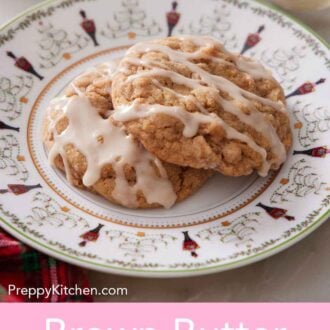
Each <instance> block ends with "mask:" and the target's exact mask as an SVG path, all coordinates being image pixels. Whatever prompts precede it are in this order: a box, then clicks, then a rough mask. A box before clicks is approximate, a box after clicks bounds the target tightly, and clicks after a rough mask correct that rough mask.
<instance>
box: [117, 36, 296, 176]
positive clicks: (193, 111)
mask: <svg viewBox="0 0 330 330" xmlns="http://www.w3.org/2000/svg"><path fill="white" fill-rule="evenodd" d="M112 88H113V89H112V98H113V103H114V107H115V109H116V111H115V113H114V115H113V118H114V119H115V120H116V121H117V122H122V123H124V124H125V127H126V128H127V130H128V132H129V133H131V134H132V135H133V136H134V137H136V138H137V139H138V140H139V141H140V142H141V143H142V144H143V145H144V147H145V148H146V149H147V150H148V151H150V152H151V153H153V154H155V155H156V156H157V157H158V158H159V159H161V160H166V161H167V162H170V163H173V164H177V165H180V166H190V167H194V168H200V169H201V168H203V169H215V170H217V171H219V172H221V173H223V174H225V175H229V176H241V175H248V174H250V173H251V172H252V171H253V170H256V171H258V173H259V174H260V175H262V176H265V175H267V173H268V172H269V170H270V169H278V168H279V167H280V165H281V164H282V163H283V162H284V161H285V159H286V155H287V151H288V149H289V148H290V146H291V140H292V138H291V131H290V122H289V117H288V114H287V110H286V106H285V98H284V94H283V90H282V88H281V86H280V85H279V84H278V82H276V80H275V79H274V78H273V77H272V75H271V73H270V72H269V71H268V70H266V69H265V68H264V67H263V66H262V65H261V64H259V63H257V62H255V61H252V60H251V59H248V58H245V57H242V56H236V55H233V54H231V53H229V52H228V51H226V50H225V49H224V47H223V46H222V45H221V44H220V43H219V42H217V41H216V40H214V39H213V38H210V37H200V36H199V37H195V36H184V37H169V38H164V39H159V40H155V41H146V42H142V43H139V44H136V45H135V46H133V47H131V48H130V49H129V50H128V52H127V53H126V56H125V57H124V58H123V59H122V61H121V62H120V64H119V69H118V71H117V73H116V74H115V75H114V78H113V86H112Z"/></svg>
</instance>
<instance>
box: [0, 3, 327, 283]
mask: <svg viewBox="0 0 330 330" xmlns="http://www.w3.org/2000/svg"><path fill="white" fill-rule="evenodd" d="M58 1H61V0H44V1H42V2H41V3H39V4H36V5H34V6H32V7H30V8H28V9H27V10H25V11H23V12H22V13H20V14H18V15H17V16H15V17H14V18H12V19H11V20H9V21H7V22H6V23H4V24H2V25H0V32H1V31H2V30H4V29H5V28H6V27H8V26H10V25H11V24H12V23H14V22H16V21H17V20H19V19H20V18H22V17H24V16H26V15H27V14H29V13H31V12H34V11H35V10H37V9H40V8H43V7H46V6H47V5H49V4H51V3H54V2H58ZM253 1H254V2H257V3H259V4H261V5H263V6H265V7H268V8H270V9H272V10H274V11H275V12H278V13H280V14H282V15H283V16H285V17H287V18H289V19H290V20H292V21H294V22H295V23H296V24H298V25H299V26H301V27H302V28H303V29H305V30H306V31H308V32H309V33H310V34H312V35H313V36H314V37H315V38H316V39H318V40H319V41H320V42H321V43H322V44H323V45H324V46H326V47H327V49H330V44H329V43H328V42H327V41H326V40H325V39H323V38H322V37H321V36H320V35H319V34H318V33H316V32H315V31H314V30H313V29H311V28H310V27H309V26H308V25H306V24H305V23H303V22H302V21H301V20H299V19H297V18H296V17H294V16H292V15H291V14H289V13H287V12H286V11H284V10H282V9H280V8H279V7H277V6H276V5H274V4H271V3H268V2H266V1H265V0H253ZM329 217H330V208H329V209H328V210H327V211H326V212H325V213H324V214H323V215H322V216H321V217H320V218H319V219H318V220H316V221H314V222H313V224H312V225H311V226H309V227H308V228H306V229H305V230H303V231H302V232H300V233H299V234H297V235H295V236H293V237H291V238H289V239H287V240H286V241H284V242H282V243H280V244H278V245H275V246H273V247H272V248H270V249H268V250H265V251H263V252H260V253H258V254H255V255H253V256H250V257H247V258H244V259H241V260H239V261H233V262H229V263H226V264H223V265H217V266H210V267H203V268H197V269H189V270H185V269H181V270H159V271H158V270H145V269H127V268H121V267H116V266H111V265H105V264H101V263H97V262H92V261H88V260H85V259H81V258H78V257H75V256H72V255H69V254H66V253H63V252H61V251H58V250H56V249H54V248H52V247H50V246H49V245H46V244H43V243H41V242H39V241H37V240H35V239H34V238H31V237H30V236H28V235H26V234H25V233H24V232H21V231H19V230H18V229H16V228H15V227H14V226H13V225H11V224H10V223H9V222H7V221H6V220H5V219H3V218H2V217H0V223H3V224H5V227H6V229H7V231H8V232H9V233H11V234H13V235H14V236H15V234H18V235H19V239H21V240H22V241H23V243H26V244H29V245H30V246H32V247H33V248H36V249H37V250H40V251H41V252H43V253H47V254H49V255H51V256H53V257H55V258H59V259H62V260H64V261H66V262H70V263H72V264H75V265H77V266H82V264H84V265H86V266H89V267H88V268H91V269H94V270H98V271H107V270H111V272H112V273H114V274H119V275H131V276H140V277H153V276H154V277H163V276H164V277H171V275H172V276H173V277H179V276H180V274H181V275H182V276H197V275H203V274H211V273H216V272H221V271H225V270H230V269H235V268H239V267H243V266H247V265H249V264H252V263H254V262H258V261H261V260H263V259H265V258H268V257H271V256H273V255H275V254H277V253H279V252H282V251H283V250H285V249H287V248H289V247H291V246H292V245H294V244H295V243H298V242H299V241H300V240H302V239H303V238H305V237H306V236H308V235H309V234H310V233H312V232H313V231H314V230H316V229H317V228H318V227H319V226H321V225H322V223H324V222H325V221H326V220H327V219H328V218H329ZM44 249H45V250H46V251H47V252H45V250H44ZM48 252H49V253H48Z"/></svg>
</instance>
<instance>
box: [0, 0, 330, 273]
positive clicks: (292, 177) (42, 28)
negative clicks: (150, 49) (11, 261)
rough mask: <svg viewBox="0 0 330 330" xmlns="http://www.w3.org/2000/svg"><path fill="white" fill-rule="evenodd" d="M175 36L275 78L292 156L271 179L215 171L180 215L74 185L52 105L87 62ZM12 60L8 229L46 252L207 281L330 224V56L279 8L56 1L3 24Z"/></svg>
mask: <svg viewBox="0 0 330 330" xmlns="http://www.w3.org/2000/svg"><path fill="white" fill-rule="evenodd" d="M169 34H172V35H178V34H207V35H212V36H214V37H216V38H217V39H219V40H220V41H221V42H222V43H224V44H225V46H226V47H227V48H228V49H230V50H232V51H235V52H238V53H239V52H240V53H244V54H245V55H247V56H252V57H254V58H257V59H259V60H261V61H262V62H263V63H264V64H265V65H266V66H267V67H268V68H269V69H271V70H272V71H273V73H274V75H275V76H276V77H277V79H278V80H279V81H280V82H281V84H282V85H283V87H284V89H285V92H286V95H287V102H288V107H289V112H290V116H291V122H292V131H293V134H294V145H293V148H292V150H291V151H290V154H289V157H288V160H287V162H286V163H285V164H284V165H283V167H282V168H281V169H280V170H279V171H278V172H276V173H272V174H270V175H269V176H268V177H266V178H260V177H258V176H256V175H252V176H249V177H244V178H228V177H223V176H221V175H216V176H215V177H214V178H213V179H212V180H210V181H209V182H207V184H206V185H205V186H204V187H203V188H202V189H200V190H199V191H198V192H197V193H196V194H195V195H194V196H192V197H191V198H189V199H187V200H186V201H184V202H182V203H180V204H178V205H176V206H175V207H173V208H172V209H170V210H163V209H156V210H138V211H137V210H128V209H124V208H122V207H119V206H115V205H112V204H111V203H109V202H106V201H105V200H103V199H102V198H100V197H96V196H94V195H93V194H90V193H87V192H83V191H81V190H78V189H74V188H72V187H71V186H70V185H68V183H67V182H66V180H65V179H64V177H63V175H62V174H61V173H60V172H58V171H56V170H54V169H53V168H51V167H50V166H49V165H48V162H47V155H46V152H45V149H44V147H43V144H42V138H41V122H42V118H43V116H44V113H45V109H46V107H47V104H48V102H49V101H50V100H51V99H52V98H53V97H54V96H56V95H58V94H59V93H61V92H62V91H63V88H64V87H65V86H66V85H67V84H68V82H69V81H70V80H72V79H73V78H74V77H76V76H77V75H79V74H80V73H81V72H83V71H84V70H85V69H86V68H88V67H90V66H92V65H94V64H97V63H100V62H103V61H107V60H109V59H115V58H118V57H120V56H122V55H123V54H124V53H125V50H126V49H127V48H128V47H129V46H130V45H132V44H134V43H136V42H137V41H140V40H146V39H150V38H157V37H164V36H166V35H169ZM279 36H281V37H280V38H279ZM0 59H1V60H0V72H1V74H0V118H1V124H0V128H1V129H0V156H1V158H0V198H1V203H0V217H1V219H0V224H1V227H3V228H4V229H5V230H7V231H8V232H10V233H11V234H12V235H14V236H15V237H17V238H18V239H20V240H22V241H23V242H25V243H27V244H29V245H31V246H33V247H34V248H36V249H38V250H40V251H42V252H44V253H46V254H49V255H52V256H54V257H56V258H58V259H62V260H64V261H66V262H69V263H72V264H76V265H79V266H82V267H86V268H91V269H95V270H100V271H105V272H110V273H116V274H125V275H136V276H146V277H147V276H149V277H177V276H190V275H200V274H206V273H211V272H218V271H222V270H226V269H231V268H236V267H240V266H243V265H247V264H249V263H252V262H255V261H258V260H261V259H263V258H266V257H268V256H270V255H273V254H275V253H277V252H279V251H281V250H283V249H285V248H287V247H289V246H290V245H292V244H293V243H295V242H297V241H299V240H300V239H302V238H303V237H305V236H306V235H307V234H309V233H311V232H312V231H313V230H314V229H316V228H317V227H318V226H319V225H321V224H322V223H323V222H324V221H326V220H327V217H328V216H329V204H330V194H329V191H330V184H329V177H330V172H329V166H330V155H329V153H330V146H329V143H330V142H329V139H330V133H329V129H330V106H329V83H330V57H329V49H328V46H327V45H326V43H325V42H323V41H322V40H321V39H320V38H319V37H317V36H316V35H315V34H314V33H313V32H312V31H309V30H308V29H307V28H306V27H304V26H302V25H301V24H300V23H297V22H296V21H294V20H293V19H292V18H289V17H288V16H286V15H285V14H283V13H282V12H279V11H278V10H276V9H274V8H270V7H268V6H267V5H265V4H263V3H259V2H254V1H241V0H203V6H201V0H190V1H189V2H187V1H178V3H176V2H171V1H165V0H164V1H157V4H156V2H155V1H154V0H113V1H111V6H110V5H109V1H108V0H63V1H53V0H51V1H46V2H43V3H42V4H40V5H38V6H36V7H34V8H31V9H30V10H28V11H27V12H25V13H24V14H22V15H20V16H19V17H17V18H15V19H13V20H12V21H11V22H9V23H8V24H6V25H5V26H3V27H2V28H1V31H0Z"/></svg>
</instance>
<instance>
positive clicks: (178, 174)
mask: <svg viewBox="0 0 330 330" xmlns="http://www.w3.org/2000/svg"><path fill="white" fill-rule="evenodd" d="M111 76H112V70H111V66H110V65H108V64H104V65H102V66H98V67H97V68H95V69H94V70H90V71H89V72H87V73H85V74H83V75H82V76H80V77H78V78H77V79H75V80H74V81H73V82H72V83H71V85H70V87H69V88H68V89H67V90H66V95H65V96H63V97H61V98H58V99H55V100H53V101H52V102H51V104H50V106H49V109H48V115H47V117H46V119H45V124H44V134H43V136H44V142H45V145H46V147H47V149H48V150H49V159H50V161H51V163H52V164H53V165H55V166H56V167H58V168H60V169H62V170H64V171H65V173H66V175H67V178H68V180H69V181H70V182H71V183H72V184H73V185H76V186H78V187H81V188H87V189H89V190H91V191H94V192H96V193H98V194H100V195H102V196H104V197H105V198H107V199H108V200H110V201H112V202H114V203H117V204H120V205H123V206H126V207H130V208H149V207H159V206H163V207H166V208H168V207H171V206H172V205H173V204H174V203H175V202H177V201H180V200H182V199H184V198H186V197H188V196H189V195H191V194H192V193H194V192H195V191H196V190H197V189H198V188H199V187H200V186H201V185H202V184H203V183H204V182H205V181H206V180H207V179H208V177H209V176H210V171H203V170H196V169H191V168H187V167H180V166H177V165H173V164H166V163H164V162H161V161H159V160H158V159H157V158H156V157H155V156H154V155H152V154H151V153H149V152H148V151H147V150H145V149H144V147H143V146H142V145H141V144H140V143H139V142H138V141H136V140H135V139H134V137H133V136H132V135H130V134H127V133H126V132H125V129H124V128H123V127H121V126H120V125H114V123H113V121H112V119H111V110H112V102H111Z"/></svg>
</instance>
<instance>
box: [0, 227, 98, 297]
mask: <svg viewBox="0 0 330 330" xmlns="http://www.w3.org/2000/svg"><path fill="white" fill-rule="evenodd" d="M9 285H15V287H16V288H52V287H56V286H57V287H58V285H62V286H63V287H64V286H66V287H68V288H75V287H78V288H81V289H84V288H88V287H89V286H88V280H87V276H86V273H85V271H83V270H82V269H80V268H77V267H74V266H71V265H68V264H66V263H64V262H60V261H57V260H55V259H53V258H51V257H48V256H46V255H44V254H42V253H39V252H37V251H35V250H33V249H31V248H29V247H27V246H26V245H24V244H22V243H20V242H19V241H17V240H16V239H14V238H13V237H11V236H9V235H8V234H6V233H4V232H3V231H1V229H0V301H3V302H25V301H31V302H73V301H80V302H81V301H85V302H90V301H92V297H91V296H90V295H84V294H82V295H79V296H77V295H76V296H71V295H65V294H63V293H62V292H61V294H57V292H56V290H53V292H52V294H51V295H50V296H49V297H47V295H46V294H45V295H43V296H41V297H39V298H37V297H36V296H34V297H31V298H30V299H28V297H27V296H24V295H22V294H18V295H14V294H10V295H9V294H8V288H9ZM62 291H63V290H62ZM81 291H82V290H81Z"/></svg>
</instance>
